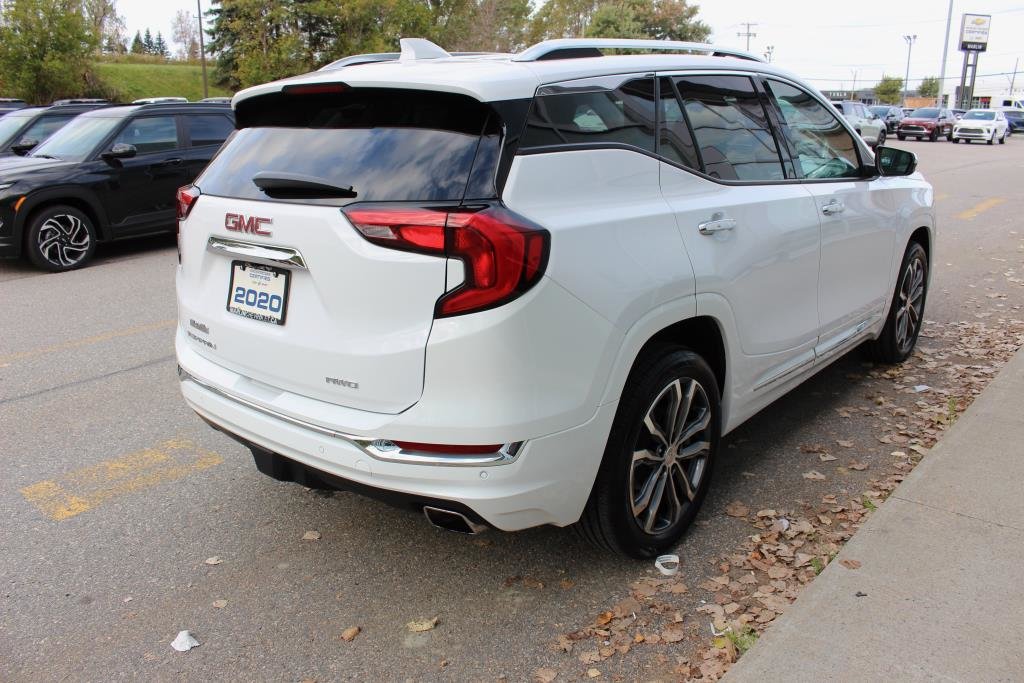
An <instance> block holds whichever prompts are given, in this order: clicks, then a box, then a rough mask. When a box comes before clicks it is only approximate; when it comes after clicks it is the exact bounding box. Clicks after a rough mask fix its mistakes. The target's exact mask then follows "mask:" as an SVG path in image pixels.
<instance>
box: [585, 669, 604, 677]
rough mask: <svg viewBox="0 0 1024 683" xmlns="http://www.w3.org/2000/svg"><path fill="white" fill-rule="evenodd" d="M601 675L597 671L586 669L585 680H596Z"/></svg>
mask: <svg viewBox="0 0 1024 683" xmlns="http://www.w3.org/2000/svg"><path fill="white" fill-rule="evenodd" d="M600 675H601V672H600V671H598V670H597V669H587V678H597V677H598V676H600Z"/></svg>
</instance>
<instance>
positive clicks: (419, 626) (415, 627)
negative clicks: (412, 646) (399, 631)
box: [405, 617, 439, 633]
mask: <svg viewBox="0 0 1024 683" xmlns="http://www.w3.org/2000/svg"><path fill="white" fill-rule="evenodd" d="M438 621H439V619H438V618H437V617H434V618H433V619H414V620H413V621H410V622H409V623H408V624H406V625H405V627H406V628H407V629H409V631H410V632H411V633H422V632H423V631H430V630H432V629H433V628H434V627H435V626H437V622H438Z"/></svg>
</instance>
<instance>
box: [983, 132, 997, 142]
mask: <svg viewBox="0 0 1024 683" xmlns="http://www.w3.org/2000/svg"><path fill="white" fill-rule="evenodd" d="M985 144H988V145H994V144H996V132H995V131H992V136H991V137H990V138H989V139H988V140H986V141H985Z"/></svg>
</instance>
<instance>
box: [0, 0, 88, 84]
mask: <svg viewBox="0 0 1024 683" xmlns="http://www.w3.org/2000/svg"><path fill="white" fill-rule="evenodd" d="M97 42H98V37H97V36H96V34H94V33H93V31H92V30H91V27H90V26H89V23H88V21H87V20H86V17H85V12H84V11H83V8H82V3H81V1H80V0H8V2H5V3H3V5H2V9H0V81H2V83H0V85H2V86H3V89H4V91H5V92H8V93H11V94H13V95H15V96H17V97H20V98H22V99H25V100H28V101H30V102H51V101H53V100H55V99H59V98H62V97H73V96H80V95H82V94H85V93H86V92H87V91H88V90H89V88H90V86H89V84H90V83H92V82H94V79H93V76H92V73H91V67H90V59H91V57H92V53H93V51H94V50H95V49H96V45H97Z"/></svg>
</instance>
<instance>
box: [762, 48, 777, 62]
mask: <svg viewBox="0 0 1024 683" xmlns="http://www.w3.org/2000/svg"><path fill="white" fill-rule="evenodd" d="M774 55H775V46H774V45H769V46H768V47H766V48H765V49H764V58H765V59H767V60H768V63H769V64H771V63H772V56H774Z"/></svg>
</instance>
